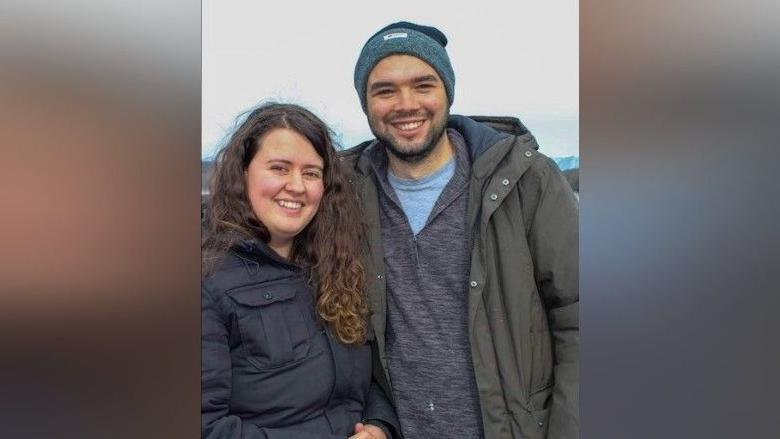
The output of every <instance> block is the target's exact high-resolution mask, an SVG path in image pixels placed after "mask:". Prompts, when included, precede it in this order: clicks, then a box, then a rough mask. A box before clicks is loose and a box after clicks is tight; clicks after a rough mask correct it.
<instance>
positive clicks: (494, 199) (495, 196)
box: [490, 194, 498, 201]
mask: <svg viewBox="0 0 780 439" xmlns="http://www.w3.org/2000/svg"><path fill="white" fill-rule="evenodd" d="M490 199H491V200H493V201H496V200H498V195H496V194H490Z"/></svg>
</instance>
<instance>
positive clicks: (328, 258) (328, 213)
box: [201, 103, 369, 344]
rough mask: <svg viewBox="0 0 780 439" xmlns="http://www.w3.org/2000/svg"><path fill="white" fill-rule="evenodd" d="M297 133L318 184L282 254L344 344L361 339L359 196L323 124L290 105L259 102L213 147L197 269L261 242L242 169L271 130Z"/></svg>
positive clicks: (364, 309) (263, 232)
mask: <svg viewBox="0 0 780 439" xmlns="http://www.w3.org/2000/svg"><path fill="white" fill-rule="evenodd" d="M280 128H288V129H291V130H293V131H295V132H297V133H299V134H301V135H302V136H304V137H305V138H306V139H307V140H308V141H309V142H310V143H311V144H312V145H313V146H314V149H315V150H316V151H317V154H319V156H320V157H322V160H323V162H324V172H323V174H324V175H323V180H324V186H325V191H324V193H323V196H322V199H321V201H320V205H319V209H318V211H317V213H316V215H315V216H314V218H313V219H312V221H311V222H310V223H309V224H308V225H307V226H306V227H305V228H304V229H303V231H301V233H299V234H298V235H297V236H296V237H295V238H294V240H293V246H292V250H291V252H290V261H291V262H293V263H295V264H297V265H300V266H301V267H303V268H304V270H305V271H306V273H307V276H308V278H309V281H310V283H311V284H312V285H316V286H317V287H316V288H317V293H316V294H317V296H316V302H317V304H316V311H317V314H318V315H319V316H320V317H321V318H322V319H323V320H324V321H325V322H327V323H328V324H329V325H330V326H331V328H332V329H333V331H334V333H335V334H336V336H337V337H338V338H339V340H341V341H342V342H344V343H346V344H354V343H363V342H365V340H366V333H367V319H368V314H369V311H368V305H367V303H366V299H365V296H364V294H363V292H364V287H365V273H364V270H363V266H362V265H361V263H360V255H361V252H364V251H365V248H364V247H363V236H364V226H363V222H362V220H361V218H360V214H359V211H358V206H359V201H358V198H357V196H356V194H355V192H354V190H353V189H352V186H351V184H350V183H349V182H348V181H347V177H346V175H345V174H344V171H343V170H342V167H341V164H340V163H339V160H338V159H337V157H336V151H335V149H334V147H333V143H332V141H331V130H330V129H329V128H328V127H327V125H325V123H324V122H322V121H321V120H320V119H319V118H318V117H317V116H315V115H314V114H312V113H311V112H310V111H308V110H306V109H305V108H302V107H300V106H298V105H292V104H279V103H266V104H263V105H262V106H260V107H258V108H256V109H255V110H253V111H251V112H250V113H249V114H248V116H247V117H246V119H245V120H244V122H243V123H241V124H240V126H239V127H238V128H237V129H236V131H235V132H234V133H233V134H232V136H231V137H230V139H229V141H228V143H227V144H226V145H225V146H224V147H223V148H222V149H221V150H220V151H219V153H218V154H217V156H216V159H215V167H214V171H213V173H212V176H211V181H210V196H209V198H208V200H207V201H206V212H205V218H204V222H205V225H204V226H205V229H204V233H203V240H202V243H201V262H202V268H203V276H208V275H209V274H210V273H211V272H212V271H213V270H214V269H215V267H216V265H217V264H218V263H219V262H220V261H221V260H222V259H223V258H224V257H225V255H226V254H227V252H229V251H230V249H231V248H232V247H233V245H234V244H235V243H236V242H237V241H238V240H240V239H245V238H254V239H259V240H262V241H263V242H266V243H267V242H268V240H269V234H268V229H267V228H266V227H265V226H264V225H263V223H262V222H261V221H260V220H259V219H258V218H257V216H256V215H255V213H254V211H253V210H252V206H251V204H250V202H249V199H248V198H247V191H246V177H245V173H244V171H245V170H246V169H247V167H248V166H249V163H250V162H251V161H252V158H254V156H255V154H256V153H257V151H258V150H259V148H261V147H262V141H263V138H264V136H265V135H266V134H267V133H269V132H270V131H272V130H275V129H280Z"/></svg>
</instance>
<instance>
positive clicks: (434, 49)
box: [354, 21, 455, 112]
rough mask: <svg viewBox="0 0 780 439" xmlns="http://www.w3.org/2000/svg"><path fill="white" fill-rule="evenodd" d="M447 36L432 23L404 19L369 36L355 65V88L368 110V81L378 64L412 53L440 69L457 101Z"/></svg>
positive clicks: (451, 95) (452, 97)
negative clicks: (448, 54)
mask: <svg viewBox="0 0 780 439" xmlns="http://www.w3.org/2000/svg"><path fill="white" fill-rule="evenodd" d="M446 46H447V37H446V36H444V34H443V33H442V32H441V31H440V30H438V29H436V28H435V27H431V26H422V25H419V24H414V23H409V22H407V21H400V22H398V23H393V24H390V25H387V26H385V27H384V28H382V29H381V30H379V32H377V33H375V34H374V35H372V36H371V38H369V39H368V41H367V42H366V44H365V45H364V46H363V50H361V51H360V56H359V57H358V60H357V63H356V64H355V77H354V80H355V90H357V94H358V97H359V98H360V105H362V106H363V111H364V112H365V111H366V82H367V81H368V75H369V73H371V70H373V68H374V66H376V64H377V63H378V62H379V61H381V60H382V58H385V57H386V56H389V55H395V54H404V55H412V56H415V57H417V58H420V59H421V60H423V61H425V62H426V63H428V64H430V65H431V67H433V68H434V70H436V73H438V74H439V77H440V78H441V80H442V81H443V82H444V89H445V91H446V92H447V99H448V100H449V104H450V105H452V102H453V101H454V100H455V72H454V71H453V70H452V65H451V64H450V58H449V56H447V51H446V50H445V49H444V48H445V47H446Z"/></svg>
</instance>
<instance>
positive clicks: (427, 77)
mask: <svg viewBox="0 0 780 439" xmlns="http://www.w3.org/2000/svg"><path fill="white" fill-rule="evenodd" d="M438 80H439V78H437V77H436V75H425V76H419V77H417V78H414V80H413V81H412V82H414V83H415V84H417V83H420V82H431V81H433V82H437V81H438Z"/></svg>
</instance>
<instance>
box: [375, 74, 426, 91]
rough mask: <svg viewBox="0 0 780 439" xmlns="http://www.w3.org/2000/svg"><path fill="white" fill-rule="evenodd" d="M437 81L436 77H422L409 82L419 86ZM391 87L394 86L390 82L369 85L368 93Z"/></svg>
mask: <svg viewBox="0 0 780 439" xmlns="http://www.w3.org/2000/svg"><path fill="white" fill-rule="evenodd" d="M438 81H439V78H437V77H436V75H423V76H418V77H416V78H413V79H412V81H411V82H412V83H413V84H419V83H421V82H438ZM393 86H395V84H394V83H393V82H391V81H377V82H374V83H373V84H371V86H370V87H369V88H368V91H376V90H379V89H381V88H385V87H393Z"/></svg>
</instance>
